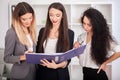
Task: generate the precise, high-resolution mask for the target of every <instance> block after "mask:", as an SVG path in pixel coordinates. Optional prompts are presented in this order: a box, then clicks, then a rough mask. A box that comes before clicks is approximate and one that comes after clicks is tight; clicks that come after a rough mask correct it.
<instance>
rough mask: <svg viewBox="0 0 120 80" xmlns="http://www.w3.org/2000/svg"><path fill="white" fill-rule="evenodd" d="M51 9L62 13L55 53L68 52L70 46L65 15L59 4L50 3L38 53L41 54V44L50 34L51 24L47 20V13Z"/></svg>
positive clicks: (48, 19)
mask: <svg viewBox="0 0 120 80" xmlns="http://www.w3.org/2000/svg"><path fill="white" fill-rule="evenodd" d="M51 8H55V9H58V10H60V11H61V12H62V19H61V23H60V26H59V36H58V41H57V45H56V46H57V47H56V52H65V51H67V50H69V48H70V44H69V35H68V21H67V14H66V11H65V8H64V6H63V5H62V4H61V3H59V2H55V3H52V4H51V5H50V6H49V8H48V12H47V20H46V25H45V29H44V32H43V35H44V36H42V39H41V42H40V47H39V50H40V51H39V52H43V51H41V48H42V46H43V43H44V41H45V40H47V38H48V36H49V33H50V29H52V27H53V26H52V22H51V21H50V18H49V11H50V9H51Z"/></svg>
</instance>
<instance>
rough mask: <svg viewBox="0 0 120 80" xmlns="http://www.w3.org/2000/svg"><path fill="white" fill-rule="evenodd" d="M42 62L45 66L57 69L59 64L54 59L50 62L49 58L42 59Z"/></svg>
mask: <svg viewBox="0 0 120 80" xmlns="http://www.w3.org/2000/svg"><path fill="white" fill-rule="evenodd" d="M41 62H42V63H43V64H41V65H43V66H46V67H48V68H53V69H57V64H56V63H55V61H53V60H52V62H49V61H48V60H46V59H43V60H41Z"/></svg>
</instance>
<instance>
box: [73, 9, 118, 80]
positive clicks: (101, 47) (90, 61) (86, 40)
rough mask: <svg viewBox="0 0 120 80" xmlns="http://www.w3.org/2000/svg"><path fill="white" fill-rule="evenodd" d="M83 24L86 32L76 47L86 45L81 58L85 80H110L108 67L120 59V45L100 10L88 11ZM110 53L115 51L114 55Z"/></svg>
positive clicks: (82, 20) (80, 36)
mask: <svg viewBox="0 0 120 80" xmlns="http://www.w3.org/2000/svg"><path fill="white" fill-rule="evenodd" d="M81 22H82V25H83V28H84V30H85V31H86V32H85V33H83V34H81V35H79V36H78V40H77V41H76V42H75V44H74V47H75V48H77V47H78V46H80V45H82V44H85V45H86V49H85V51H84V53H83V54H81V55H80V56H79V60H80V64H81V65H82V67H83V80H90V79H91V80H108V77H107V75H106V73H105V68H106V65H107V63H110V62H111V61H113V60H115V59H117V58H118V57H120V45H118V44H117V43H116V42H115V41H114V40H113V38H112V36H111V34H110V32H109V27H108V25H107V22H106V20H105V18H104V16H103V15H102V14H101V12H99V11H98V10H96V9H94V8H89V9H87V10H86V11H85V12H84V13H83V16H82V18H81ZM81 42H83V43H82V44H81ZM110 51H113V54H111V53H110Z"/></svg>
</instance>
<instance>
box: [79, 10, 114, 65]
mask: <svg viewBox="0 0 120 80" xmlns="http://www.w3.org/2000/svg"><path fill="white" fill-rule="evenodd" d="M84 16H86V17H87V18H88V19H89V20H90V22H91V24H92V31H93V35H92V41H91V57H92V59H93V60H94V61H95V62H96V63H97V64H102V63H103V62H104V61H105V60H106V59H107V57H106V56H107V54H108V50H109V49H110V42H111V41H113V39H112V37H111V34H110V32H109V27H108V25H107V22H106V19H105V18H104V16H103V15H102V13H101V12H99V11H98V10H96V9H94V8H89V9H88V10H86V11H85V12H84V13H83V16H82V19H81V22H82V23H83V18H84Z"/></svg>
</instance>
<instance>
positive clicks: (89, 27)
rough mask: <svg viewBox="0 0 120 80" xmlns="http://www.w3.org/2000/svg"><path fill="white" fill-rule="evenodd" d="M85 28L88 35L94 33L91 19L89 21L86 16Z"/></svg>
mask: <svg viewBox="0 0 120 80" xmlns="http://www.w3.org/2000/svg"><path fill="white" fill-rule="evenodd" d="M83 28H84V30H85V31H86V32H87V33H91V32H92V24H91V22H90V19H88V18H87V17H86V16H84V18H83Z"/></svg>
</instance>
